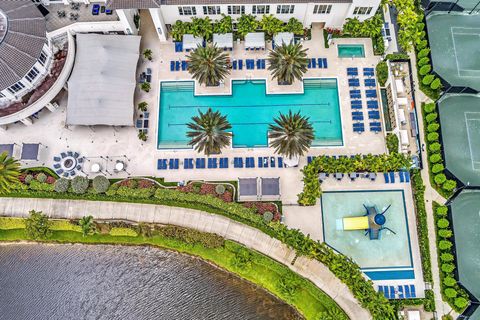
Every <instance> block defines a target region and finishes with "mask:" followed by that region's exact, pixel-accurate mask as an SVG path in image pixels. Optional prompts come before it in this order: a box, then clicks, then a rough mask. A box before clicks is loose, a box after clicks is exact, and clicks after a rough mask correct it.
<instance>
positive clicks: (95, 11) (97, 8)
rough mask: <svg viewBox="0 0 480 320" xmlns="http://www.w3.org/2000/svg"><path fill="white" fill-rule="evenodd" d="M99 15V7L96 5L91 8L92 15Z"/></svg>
mask: <svg viewBox="0 0 480 320" xmlns="http://www.w3.org/2000/svg"><path fill="white" fill-rule="evenodd" d="M99 13H100V5H99V4H97V3H96V4H94V5H93V6H92V15H94V16H98V14H99Z"/></svg>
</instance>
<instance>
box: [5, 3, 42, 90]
mask: <svg viewBox="0 0 480 320" xmlns="http://www.w3.org/2000/svg"><path fill="white" fill-rule="evenodd" d="M1 26H3V32H2V33H0V91H1V90H4V89H5V88H8V87H9V86H11V85H13V84H14V83H16V82H17V81H18V80H20V79H22V78H23V77H24V76H25V75H26V74H27V73H28V72H29V71H30V69H31V68H32V67H33V65H34V64H35V62H36V61H37V59H38V58H39V57H40V54H41V51H42V48H43V45H44V44H45V43H46V42H47V38H46V23H45V19H44V17H43V15H42V14H41V13H40V11H39V10H38V8H37V7H36V6H35V4H33V3H32V1H30V0H0V27H1ZM0 30H1V29H0Z"/></svg>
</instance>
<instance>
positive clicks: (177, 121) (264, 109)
mask: <svg viewBox="0 0 480 320" xmlns="http://www.w3.org/2000/svg"><path fill="white" fill-rule="evenodd" d="M160 88H161V89H160V112H159V120H158V121H159V122H158V141H157V143H158V148H159V149H181V148H189V146H188V141H189V140H188V138H187V136H186V132H187V131H188V128H187V123H189V122H191V119H192V117H193V116H195V115H197V114H198V111H199V110H201V111H202V112H205V111H207V110H208V108H212V109H213V110H214V111H217V110H218V111H220V113H222V114H223V115H225V116H227V119H228V121H229V122H230V123H231V125H232V132H233V147H236V148H252V147H267V146H268V126H269V124H271V123H272V122H273V119H274V118H275V117H277V116H278V115H279V114H280V113H283V114H286V113H288V111H289V110H292V112H297V111H300V113H301V114H302V115H304V116H307V117H309V118H310V122H311V124H312V126H313V128H314V130H315V140H314V141H313V143H312V145H313V146H339V145H342V144H343V139H342V123H341V116H340V106H339V99H338V86H337V81H336V79H305V80H304V93H303V94H266V84H265V81H264V80H251V81H245V80H235V81H233V82H232V95H217V96H198V95H195V92H194V82H193V81H173V82H172V81H169V82H162V83H161V86H160Z"/></svg>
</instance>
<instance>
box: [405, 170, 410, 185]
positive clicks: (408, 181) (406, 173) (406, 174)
mask: <svg viewBox="0 0 480 320" xmlns="http://www.w3.org/2000/svg"><path fill="white" fill-rule="evenodd" d="M404 174H405V182H406V183H410V172H408V171H405V172H404Z"/></svg>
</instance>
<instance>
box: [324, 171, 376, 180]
mask: <svg viewBox="0 0 480 320" xmlns="http://www.w3.org/2000/svg"><path fill="white" fill-rule="evenodd" d="M329 176H330V175H329V174H328V173H325V172H320V173H319V174H318V179H320V181H325V179H327V178H328V177H329ZM347 176H348V177H349V178H350V180H351V181H352V182H353V181H355V180H356V179H358V178H365V179H369V180H371V181H375V180H376V179H377V174H376V173H375V172H364V173H358V172H350V173H348V174H347ZM343 177H345V174H344V173H342V172H336V173H334V174H333V178H335V180H337V181H341V180H342V179H343Z"/></svg>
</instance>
